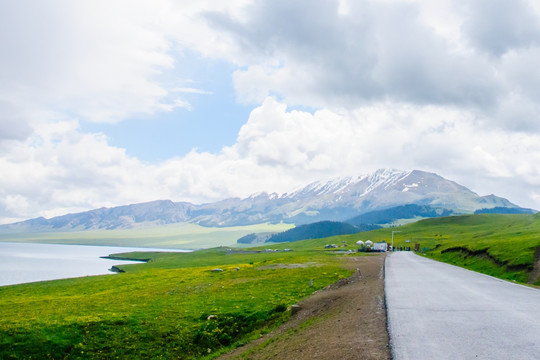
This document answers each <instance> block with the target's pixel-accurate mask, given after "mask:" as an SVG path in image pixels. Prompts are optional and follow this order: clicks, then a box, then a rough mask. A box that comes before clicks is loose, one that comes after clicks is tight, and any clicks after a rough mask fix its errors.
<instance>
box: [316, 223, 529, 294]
mask: <svg viewBox="0 0 540 360" xmlns="http://www.w3.org/2000/svg"><path fill="white" fill-rule="evenodd" d="M392 230H394V231H399V232H398V233H395V234H394V246H395V247H396V248H399V247H407V246H408V247H411V248H412V249H414V244H415V243H418V244H419V247H420V252H422V253H424V254H425V255H426V256H428V257H431V258H433V259H436V260H440V261H444V262H448V263H451V264H454V265H458V266H462V267H465V268H468V269H471V270H475V271H478V272H482V273H485V274H488V275H492V276H496V277H499V278H502V279H506V280H515V281H517V282H521V283H531V284H536V285H540V279H538V278H535V277H534V276H533V275H534V273H532V270H533V268H534V261H535V255H536V256H537V258H539V257H540V250H539V248H540V213H538V214H535V215H530V214H520V215H500V214H480V215H463V216H451V217H444V218H434V219H425V220H421V221H418V222H416V223H413V224H407V225H403V226H400V227H395V228H388V229H381V230H375V231H370V232H365V233H359V234H355V235H347V236H338V237H335V238H330V239H327V240H326V241H327V242H333V243H336V244H338V243H340V242H341V241H347V242H349V243H353V242H354V241H355V240H356V239H360V240H364V241H365V240H368V239H369V240H372V241H374V242H378V241H386V242H390V241H391V231H392ZM407 240H408V241H409V242H407Z"/></svg>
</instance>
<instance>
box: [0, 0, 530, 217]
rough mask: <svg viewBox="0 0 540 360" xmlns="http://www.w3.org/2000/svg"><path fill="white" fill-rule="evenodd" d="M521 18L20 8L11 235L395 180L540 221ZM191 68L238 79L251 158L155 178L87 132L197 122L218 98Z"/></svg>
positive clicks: (54, 4) (1, 212) (9, 27)
mask: <svg viewBox="0 0 540 360" xmlns="http://www.w3.org/2000/svg"><path fill="white" fill-rule="evenodd" d="M29 4H31V6H29ZM492 4H494V5H493V6H492ZM508 4H509V3H506V2H504V1H500V0H497V1H495V2H490V1H478V2H473V3H471V2H466V1H462V0H444V1H443V0H441V1H437V2H433V1H429V0H385V1H374V0H361V1H347V0H341V1H331V0H327V1H318V2H312V1H307V0H298V1H292V2H291V1H284V0H279V1H278V0H272V1H270V0H268V1H257V2H251V1H247V0H245V1H244V0H239V1H228V2H222V1H210V0H208V1H197V2H193V1H180V2H176V1H175V2H172V1H167V0H157V1H137V2H130V1H124V0H118V1H112V2H111V1H91V2H90V1H88V2H85V1H82V2H81V1H78V2H71V1H35V2H31V3H27V2H2V3H0V30H1V31H0V46H1V47H2V53H3V56H2V57H0V79H1V81H0V171H1V173H2V176H1V177H0V219H3V220H0V221H2V222H6V221H10V220H13V219H24V218H28V217H34V216H38V215H45V216H53V215H59V214H63V213H65V212H68V211H79V210H86V209H90V208H95V207H99V206H111V205H120V204H126V203H133V202H139V201H147V200H155V199H160V198H162V199H165V198H167V199H173V200H187V201H194V202H204V201H213V200H218V199H222V198H225V197H228V196H247V195H249V194H251V193H254V192H258V191H261V190H266V191H277V192H285V191H289V190H290V189H291V188H293V187H295V186H297V185H300V184H305V183H306V182H309V181H312V180H315V179H319V178H322V177H330V176H334V175H342V174H358V173H364V172H367V171H372V170H375V169H377V168H381V167H393V168H401V169H414V168H419V169H424V170H430V171H434V172H437V173H440V174H441V175H443V176H446V177H448V178H450V179H453V180H456V181H458V182H460V183H462V184H463V185H465V186H469V187H471V188H472V189H473V190H475V191H478V192H481V193H482V194H484V193H488V192H493V193H496V194H497V195H501V196H507V197H509V198H510V200H512V201H515V202H517V203H518V204H520V205H524V206H531V207H537V208H540V205H539V204H540V191H539V190H538V184H539V183H540V168H539V167H538V165H537V164H539V163H540V145H539V144H540V139H539V135H538V133H539V132H540V126H539V125H538V124H540V118H539V117H538V114H540V109H539V105H538V104H539V101H540V91H539V87H538V83H539V80H540V79H539V78H538V71H537V70H536V68H537V64H538V60H539V59H540V44H539V41H538V39H540V35H539V34H540V28H539V27H538V26H537V25H536V24H537V23H538V18H539V14H540V7H539V5H537V4H535V3H534V2H532V1H524V0H523V1H518V2H515V3H512V4H511V5H508ZM508 6H511V7H512V8H511V9H510V10H509V9H508ZM494 9H499V10H497V12H496V13H494V11H495V10H494ZM485 14H491V15H493V16H485ZM191 52H193V53H196V54H197V55H202V58H201V59H202V61H204V59H205V58H212V59H220V60H226V61H229V62H231V63H233V64H236V65H237V66H238V67H237V70H236V71H235V72H234V74H232V77H233V80H234V84H235V87H236V91H237V96H238V98H239V100H241V101H243V102H247V103H252V104H255V105H256V106H257V107H256V108H255V109H254V110H253V111H252V113H251V115H250V117H249V119H247V122H246V123H245V124H244V126H243V127H242V128H241V130H240V131H239V133H238V139H237V142H236V143H235V144H233V145H232V146H229V147H225V148H223V149H222V151H221V152H220V153H216V154H211V153H204V152H199V151H197V150H193V151H191V152H190V153H189V154H187V155H185V156H182V157H176V158H171V159H169V160H167V161H164V162H162V163H158V164H150V163H145V162H142V161H140V160H139V159H137V158H134V157H131V156H129V155H127V154H126V149H121V148H118V147H114V146H111V145H110V143H109V140H108V139H107V137H106V136H105V135H104V134H101V133H84V132H83V131H82V130H81V128H80V126H79V124H81V123H83V122H87V121H93V122H119V121H123V120H129V119H130V118H133V117H139V116H145V115H146V116H148V115H152V114H158V113H160V112H163V111H171V110H172V109H174V108H176V107H184V108H187V109H190V107H191V105H190V104H189V102H187V100H186V99H184V98H182V96H184V94H187V93H189V94H192V95H193V94H199V95H205V94H208V91H206V90H205V89H199V88H197V87H196V86H195V87H190V86H186V84H191V82H190V81H189V80H190V79H187V77H185V76H183V75H185V74H182V69H181V68H179V67H180V66H181V65H180V64H181V61H180V59H181V57H182V56H189V54H190V53H191ZM173 74H175V75H173ZM179 74H182V76H183V77H182V80H178V76H180V75H179ZM188 75H189V74H188ZM186 79H187V80H186ZM213 95H214V94H213ZM269 95H272V96H274V97H269ZM276 99H280V100H276ZM287 105H289V106H293V109H294V108H303V107H308V108H313V109H316V110H315V111H311V112H306V111H300V110H288V109H287Z"/></svg>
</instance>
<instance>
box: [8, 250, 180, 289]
mask: <svg viewBox="0 0 540 360" xmlns="http://www.w3.org/2000/svg"><path fill="white" fill-rule="evenodd" d="M132 251H167V252H188V251H189V250H170V249H150V248H132V247H113V246H86V245H55V244H35V243H10V242H0V286H3V285H13V284H21V283H28V282H34V281H43V280H55V279H65V278H73V277H82V276H89V275H105V274H111V275H112V274H114V273H113V272H111V271H109V269H110V268H111V267H112V266H114V265H123V264H133V263H134V262H133V261H123V260H110V259H101V258H100V257H101V256H107V255H110V254H117V253H125V252H132Z"/></svg>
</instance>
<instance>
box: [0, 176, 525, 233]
mask: <svg viewBox="0 0 540 360" xmlns="http://www.w3.org/2000/svg"><path fill="white" fill-rule="evenodd" d="M404 204H418V205H431V206H433V207H437V208H441V209H447V210H452V211H453V213H472V212H474V211H475V210H478V209H485V208H494V207H509V208H518V206H517V205H515V204H512V203H511V202H509V201H508V200H506V199H503V198H500V197H497V196H495V195H489V196H478V195H477V194H476V193H474V192H472V191H471V190H469V189H467V188H466V187H464V186H461V185H459V184H457V183H455V182H453V181H450V180H447V179H444V178H443V177H441V176H439V175H437V174H433V173H428V172H424V171H419V170H414V171H399V170H388V169H382V170H378V171H376V172H374V173H371V174H367V175H360V176H354V177H343V178H336V179H332V180H329V181H317V182H314V183H312V184H309V185H307V186H305V187H303V188H300V189H298V190H296V191H293V192H291V193H286V194H275V193H274V194H266V193H260V194H256V195H252V196H250V197H248V198H244V199H239V198H230V199H225V200H222V201H218V202H215V203H210V204H203V205H195V204H191V203H186V202H172V201H169V200H159V201H153V202H149V203H141V204H134V205H126V206H119V207H114V208H101V209H97V210H91V211H87V212H83V213H78V214H68V215H64V216H59V217H55V218H51V219H44V218H38V219H32V220H27V221H23V222H20V223H16V224H11V225H4V226H1V227H0V230H4V231H13V230H20V231H33V230H34V231H45V230H51V231H69V230H86V229H117V228H131V227H135V226H140V225H141V224H156V225H159V224H170V223H178V222H192V223H198V224H200V225H204V226H234V225H248V224H259V223H264V222H273V223H276V222H280V221H283V222H286V223H294V224H297V225H298V224H305V223H311V222H315V221H321V220H334V221H343V220H346V219H349V218H352V217H354V216H358V215H360V214H363V213H366V212H368V211H373V210H381V209H386V208H390V207H394V206H398V205H404Z"/></svg>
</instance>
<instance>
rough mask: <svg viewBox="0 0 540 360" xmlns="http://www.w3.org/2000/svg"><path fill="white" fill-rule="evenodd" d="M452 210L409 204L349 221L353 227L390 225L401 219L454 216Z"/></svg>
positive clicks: (370, 213)
mask: <svg viewBox="0 0 540 360" xmlns="http://www.w3.org/2000/svg"><path fill="white" fill-rule="evenodd" d="M453 214H454V212H453V211H452V210H448V209H443V208H437V207H434V206H429V205H417V204H407V205H401V206H396V207H392V208H389V209H384V210H376V211H370V212H367V213H364V214H362V215H358V216H355V217H353V218H351V219H348V220H347V221H346V222H348V223H349V224H353V225H361V224H390V223H393V222H394V221H396V220H401V219H415V218H434V217H442V216H450V215H453Z"/></svg>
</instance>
